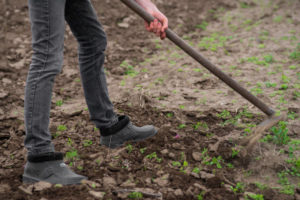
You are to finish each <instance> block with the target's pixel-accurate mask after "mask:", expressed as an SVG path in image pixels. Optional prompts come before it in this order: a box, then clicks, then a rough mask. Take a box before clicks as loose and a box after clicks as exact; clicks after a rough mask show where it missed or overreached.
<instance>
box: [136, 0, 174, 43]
mask: <svg viewBox="0 0 300 200" xmlns="http://www.w3.org/2000/svg"><path fill="white" fill-rule="evenodd" d="M136 2H137V3H138V4H140V6H142V7H143V8H144V9H145V10H146V11H147V12H148V13H149V14H151V15H152V16H153V17H154V18H155V20H154V21H153V22H151V23H150V24H149V23H148V22H145V27H146V29H147V30H148V31H150V32H153V33H155V34H156V35H157V36H158V37H160V38H161V39H162V40H163V39H165V38H166V32H165V31H166V30H167V28H168V18H167V17H166V16H165V15H164V14H163V13H161V12H160V11H159V10H158V9H157V7H156V6H155V5H154V4H153V3H152V2H151V0H136Z"/></svg>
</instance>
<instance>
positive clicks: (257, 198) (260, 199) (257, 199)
mask: <svg viewBox="0 0 300 200" xmlns="http://www.w3.org/2000/svg"><path fill="white" fill-rule="evenodd" d="M248 197H250V198H251V200H264V195H262V194H247V196H246V197H245V198H246V200H249V198H248Z"/></svg>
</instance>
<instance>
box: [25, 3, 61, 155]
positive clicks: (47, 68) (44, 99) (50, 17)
mask: <svg viewBox="0 0 300 200" xmlns="http://www.w3.org/2000/svg"><path fill="white" fill-rule="evenodd" d="M65 2H66V0H28V5H29V14H30V22H31V31H32V48H33V56H32V62H31V65H30V69H29V72H28V76H27V81H26V89H25V105H24V107H25V127H26V138H25V141H24V142H25V147H26V148H27V150H28V154H29V155H30V154H31V155H33V154H41V153H47V152H54V146H53V144H52V143H51V134H50V132H49V117H50V116H49V113H50V106H51V94H52V86H53V82H54V78H55V76H56V75H57V74H58V73H59V72H60V71H61V67H62V64H63V43H64V30H65V18H64V8H65Z"/></svg>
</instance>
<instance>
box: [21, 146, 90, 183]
mask: <svg viewBox="0 0 300 200" xmlns="http://www.w3.org/2000/svg"><path fill="white" fill-rule="evenodd" d="M27 160H28V161H27V163H26V165H25V169H24V174H23V183H35V182H39V181H45V182H49V183H51V184H62V185H72V184H80V183H81V181H82V180H86V179H87V177H85V176H81V175H78V174H76V173H74V172H73V171H72V170H71V169H70V168H69V167H68V166H67V165H66V164H65V163H64V162H63V154H62V153H60V152H50V153H46V154H41V155H35V156H31V155H29V156H28V158H27Z"/></svg>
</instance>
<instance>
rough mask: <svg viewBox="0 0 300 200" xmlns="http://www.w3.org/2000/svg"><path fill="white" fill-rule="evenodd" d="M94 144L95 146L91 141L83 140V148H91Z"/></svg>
mask: <svg viewBox="0 0 300 200" xmlns="http://www.w3.org/2000/svg"><path fill="white" fill-rule="evenodd" d="M92 144H93V141H91V140H83V146H84V147H88V146H91V145H92Z"/></svg>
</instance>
